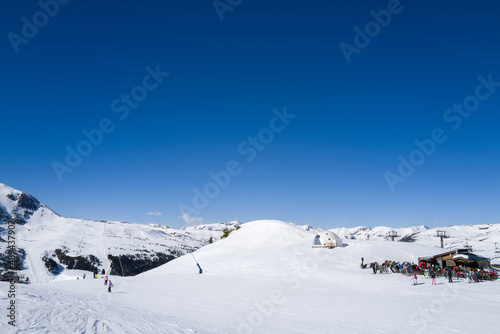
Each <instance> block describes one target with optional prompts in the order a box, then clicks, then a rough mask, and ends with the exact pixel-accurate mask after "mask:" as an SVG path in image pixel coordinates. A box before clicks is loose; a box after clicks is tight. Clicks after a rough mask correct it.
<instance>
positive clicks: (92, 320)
mask: <svg viewBox="0 0 500 334" xmlns="http://www.w3.org/2000/svg"><path fill="white" fill-rule="evenodd" d="M314 236H315V233H314V232H310V231H306V230H304V229H303V228H301V227H297V226H295V225H293V224H289V223H284V222H279V221H255V222H251V223H247V224H243V225H242V227H241V228H240V229H239V230H237V231H234V232H233V233H231V235H230V236H229V237H228V238H226V239H223V240H221V241H218V242H216V243H214V244H211V245H208V246H206V247H203V248H201V249H199V250H198V251H196V252H194V253H193V254H192V255H194V257H192V256H191V255H189V254H188V255H184V256H182V257H180V258H177V259H175V260H173V261H171V262H169V263H167V264H165V265H163V266H161V267H158V268H156V269H153V270H151V271H148V272H146V273H144V274H141V275H138V276H135V277H125V278H122V277H111V280H112V281H113V283H114V285H115V288H114V291H113V292H112V293H108V292H107V291H106V289H105V286H104V285H103V281H102V279H89V278H88V277H87V279H85V280H83V279H81V276H80V275H82V272H75V273H71V272H69V271H68V272H66V273H65V274H64V275H65V276H64V277H63V276H61V277H60V279H58V280H57V281H53V282H51V283H45V284H32V285H28V286H26V285H17V286H16V287H17V289H18V291H17V305H18V315H17V321H18V323H17V327H16V328H15V329H13V328H11V327H10V326H8V325H7V324H6V321H7V318H6V317H5V316H4V315H3V316H1V317H0V319H1V320H0V326H1V328H6V329H7V331H6V332H8V333H11V332H13V333H14V332H15V333H231V334H232V333H474V332H477V331H481V332H487V333H495V332H498V330H499V329H500V320H499V318H498V316H497V313H498V310H499V309H500V298H499V297H498V296H499V293H500V282H499V281H496V282H483V283H474V284H467V283H466V282H464V281H457V282H455V283H452V284H450V283H446V282H445V280H444V279H443V278H438V279H437V282H438V285H436V286H432V285H431V284H430V282H429V280H425V279H423V278H421V277H419V281H420V282H419V283H420V284H419V285H416V286H413V285H411V282H410V278H409V277H406V276H401V275H400V274H384V275H380V274H377V275H373V273H372V271H371V270H369V269H367V270H363V269H360V266H359V264H360V258H361V257H364V259H365V262H372V261H378V262H381V261H384V260H396V261H416V260H417V258H418V257H419V256H426V255H430V254H435V253H436V252H439V251H440V249H438V248H435V247H429V246H425V245H419V244H416V243H401V242H389V241H379V240H377V241H363V240H346V241H345V242H346V244H347V245H346V246H345V247H342V248H335V249H313V248H312V247H311V246H312V243H313V240H314ZM194 259H196V260H197V261H198V263H199V264H200V265H201V266H202V268H203V269H204V273H203V274H202V275H199V274H198V269H197V267H196V263H195V260H194ZM75 276H78V277H80V279H75ZM87 276H88V275H87ZM7 288H8V287H7V284H6V283H2V284H0V290H1V293H0V296H1V298H2V299H1V301H2V302H1V303H2V307H1V309H4V310H5V309H6V307H4V306H5V305H7V302H8V300H7V298H6V293H5V292H6V291H5V290H6V289H7ZM3 312H6V311H3ZM2 333H3V331H2Z"/></svg>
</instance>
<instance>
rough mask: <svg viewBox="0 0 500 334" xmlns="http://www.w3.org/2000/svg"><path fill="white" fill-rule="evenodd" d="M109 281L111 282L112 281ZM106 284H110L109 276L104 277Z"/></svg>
mask: <svg viewBox="0 0 500 334" xmlns="http://www.w3.org/2000/svg"><path fill="white" fill-rule="evenodd" d="M109 283H111V281H110V282H109ZM104 285H108V276H106V277H104Z"/></svg>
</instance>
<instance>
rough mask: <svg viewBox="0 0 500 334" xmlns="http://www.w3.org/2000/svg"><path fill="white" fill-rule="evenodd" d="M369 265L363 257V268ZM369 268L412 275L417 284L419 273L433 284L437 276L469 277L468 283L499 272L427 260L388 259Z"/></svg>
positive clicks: (381, 272) (488, 277) (493, 277)
mask: <svg viewBox="0 0 500 334" xmlns="http://www.w3.org/2000/svg"><path fill="white" fill-rule="evenodd" d="M367 267H368V265H367V264H365V263H364V258H361V268H363V269H365V268H367ZM369 268H371V269H372V270H373V273H374V274H377V273H379V274H386V273H391V272H392V273H400V274H402V275H406V276H411V277H412V282H413V284H417V283H416V281H417V275H423V276H424V278H430V279H432V284H433V285H435V284H436V278H437V277H445V278H446V279H447V280H448V282H450V283H452V282H453V281H454V280H458V279H460V278H464V279H467V282H468V283H474V282H480V281H486V280H496V279H497V278H498V277H497V274H496V273H495V271H493V270H491V271H488V270H485V269H484V268H468V269H466V268H463V267H444V268H441V267H440V266H438V265H431V264H430V263H427V262H421V263H419V264H415V263H413V262H397V261H389V260H386V261H384V262H383V263H380V264H379V263H377V262H372V263H370V265H369Z"/></svg>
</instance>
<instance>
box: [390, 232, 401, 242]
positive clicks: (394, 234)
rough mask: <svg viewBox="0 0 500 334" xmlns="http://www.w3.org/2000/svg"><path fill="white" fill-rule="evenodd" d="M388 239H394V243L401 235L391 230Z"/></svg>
mask: <svg viewBox="0 0 500 334" xmlns="http://www.w3.org/2000/svg"><path fill="white" fill-rule="evenodd" d="M387 237H388V238H391V239H392V241H394V238H397V237H399V235H398V232H397V231H394V230H390V231H389V232H387Z"/></svg>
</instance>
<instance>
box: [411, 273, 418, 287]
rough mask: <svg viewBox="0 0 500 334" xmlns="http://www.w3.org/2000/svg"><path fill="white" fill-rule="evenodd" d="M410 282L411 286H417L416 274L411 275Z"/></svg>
mask: <svg viewBox="0 0 500 334" xmlns="http://www.w3.org/2000/svg"><path fill="white" fill-rule="evenodd" d="M411 282H412V284H413V285H418V283H417V274H415V275H413V277H412V278H411Z"/></svg>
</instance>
